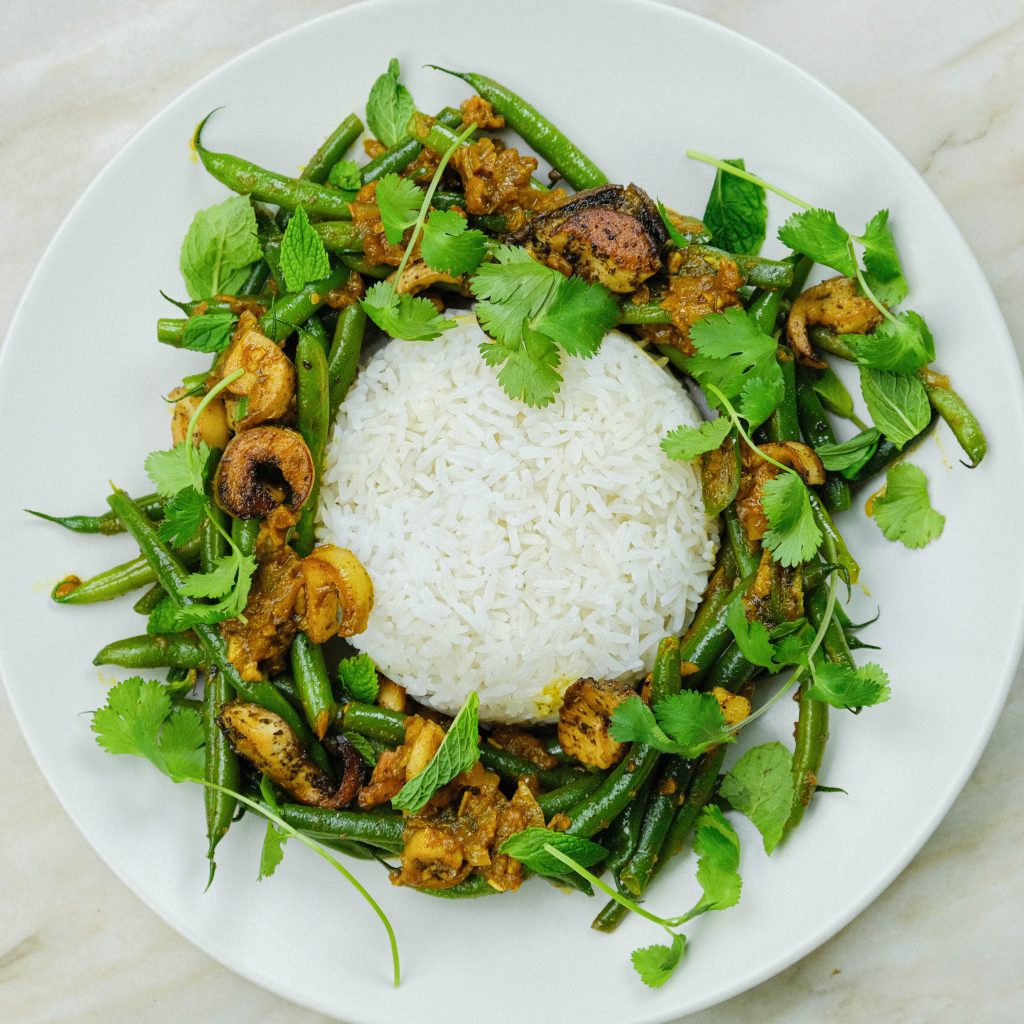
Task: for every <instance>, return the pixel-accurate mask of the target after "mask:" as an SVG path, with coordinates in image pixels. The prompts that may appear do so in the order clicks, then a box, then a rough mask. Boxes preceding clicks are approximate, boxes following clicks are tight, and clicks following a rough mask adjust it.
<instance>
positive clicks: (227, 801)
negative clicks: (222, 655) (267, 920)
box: [202, 672, 242, 887]
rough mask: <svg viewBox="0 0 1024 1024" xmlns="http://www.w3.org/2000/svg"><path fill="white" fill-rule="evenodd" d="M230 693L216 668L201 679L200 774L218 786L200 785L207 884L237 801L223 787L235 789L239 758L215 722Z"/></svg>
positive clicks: (239, 780) (230, 695)
mask: <svg viewBox="0 0 1024 1024" xmlns="http://www.w3.org/2000/svg"><path fill="white" fill-rule="evenodd" d="M231 697H232V693H231V686H230V685H229V684H228V682H227V681H226V680H225V679H224V677H223V676H222V675H221V673H220V672H211V673H210V674H209V675H208V676H207V677H206V678H205V679H204V680H203V710H202V719H203V737H204V739H205V744H204V748H203V753H204V757H205V768H204V777H205V779H206V781H207V782H212V783H213V784H214V786H217V787H218V788H217V789H212V788H210V787H209V786H204V787H203V802H204V805H205V809H206V838H207V839H208V841H209V847H208V849H207V851H206V857H207V859H208V860H209V862H210V877H209V880H208V881H207V887H209V884H210V882H212V881H213V872H214V870H215V869H216V864H215V863H214V860H213V854H214V850H216V848H217V844H218V843H219V842H220V841H221V840H222V839H223V838H224V836H225V835H226V834H227V831H228V829H229V828H230V826H231V821H232V819H233V818H234V815H235V809H236V807H237V804H238V801H237V800H236V799H235V798H234V797H233V796H232V795H231V794H230V793H226V792H225V790H234V791H235V792H238V787H239V785H240V783H241V779H242V765H241V761H240V759H239V757H238V755H237V754H236V753H235V751H234V750H233V749H232V747H231V744H230V743H229V742H228V738H227V737H226V736H225V735H224V733H223V731H222V730H221V727H220V725H219V724H218V723H217V715H218V714H219V713H220V709H221V707H222V706H223V705H224V704H225V703H226V702H227V701H229V700H230V699H231Z"/></svg>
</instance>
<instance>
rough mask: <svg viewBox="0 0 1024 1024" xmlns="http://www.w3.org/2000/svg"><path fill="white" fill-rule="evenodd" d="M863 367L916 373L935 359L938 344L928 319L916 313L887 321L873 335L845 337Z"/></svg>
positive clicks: (843, 336) (910, 311)
mask: <svg viewBox="0 0 1024 1024" xmlns="http://www.w3.org/2000/svg"><path fill="white" fill-rule="evenodd" d="M841 338H842V340H843V341H845V342H846V344H847V345H849V347H850V348H852V349H853V354H854V356H856V359H857V363H858V364H859V365H860V366H870V367H873V368H874V369H876V370H891V371H893V372H895V373H912V372H913V371H914V370H916V369H918V368H919V367H922V366H927V365H928V363H930V362H931V361H932V360H933V359H934V358H935V342H934V341H933V340H932V333H931V331H930V330H928V325H927V324H926V323H925V322H924V319H923V318H922V317H921V316H920V315H919V314H917V313H915V312H914V311H913V310H907V311H906V312H904V313H900V315H899V318H898V319H897V320H895V321H892V320H883V321H882V322H881V323H880V324H879V325H878V327H876V328H875V330H874V331H872V333H871V334H843V335H841Z"/></svg>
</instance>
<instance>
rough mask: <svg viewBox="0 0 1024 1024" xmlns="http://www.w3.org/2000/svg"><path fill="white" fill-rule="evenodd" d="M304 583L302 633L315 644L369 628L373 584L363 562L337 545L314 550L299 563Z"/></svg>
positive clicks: (328, 545)
mask: <svg viewBox="0 0 1024 1024" xmlns="http://www.w3.org/2000/svg"><path fill="white" fill-rule="evenodd" d="M299 571H300V573H301V574H302V578H303V581H304V602H303V608H302V622H303V626H302V628H303V630H304V631H305V632H306V633H307V634H308V636H309V638H310V640H312V641H313V643H315V644H322V643H325V642H326V641H327V640H329V639H330V638H331V637H332V636H355V635H356V634H357V633H362V632H363V630H364V629H366V624H367V622H368V621H369V618H370V612H371V610H372V609H373V582H372V581H371V579H370V576H369V574H368V573H367V571H366V569H364V568H363V564H362V562H360V561H359V559H358V558H356V556H355V555H354V554H353V553H352V552H351V551H349V550H348V548H339V547H336V546H335V545H334V544H323V545H321V546H320V547H318V548H314V549H313V551H312V553H311V554H309V555H307V556H306V557H305V558H304V559H303V560H302V562H301V563H300V564H299Z"/></svg>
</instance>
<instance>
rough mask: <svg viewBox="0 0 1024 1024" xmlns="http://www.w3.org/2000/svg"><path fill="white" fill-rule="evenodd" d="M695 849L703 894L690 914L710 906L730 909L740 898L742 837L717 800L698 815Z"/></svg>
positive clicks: (699, 881)
mask: <svg viewBox="0 0 1024 1024" xmlns="http://www.w3.org/2000/svg"><path fill="white" fill-rule="evenodd" d="M693 849H694V851H695V852H696V854H697V856H698V858H699V859H698V861H697V882H698V884H699V885H700V887H701V888H702V889H703V890H704V898H703V899H702V900H701V901H700V903H699V904H698V905H697V907H696V908H695V909H694V910H693V911H691V912H690V914H689V915H687V916H693V917H696V916H697V914H702V913H705V912H706V911H709V910H727V909H728V908H729V907H734V906H736V904H737V903H739V901H740V890H741V889H742V887H743V880H742V879H741V878H740V875H739V870H738V869H739V866H740V840H739V836H737V835H736V830H735V829H734V828H733V827H732V825H730V824H729V822H728V821H726V819H725V815H724V814H723V813H722V811H721V809H720V808H718V807H716V806H715V805H714V804H710V805H708V806H707V807H705V808H704V809H703V810H702V811H701V813H700V817H699V818H698V819H697V830H696V835H695V837H694V840H693Z"/></svg>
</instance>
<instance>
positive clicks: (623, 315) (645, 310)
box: [619, 300, 672, 324]
mask: <svg viewBox="0 0 1024 1024" xmlns="http://www.w3.org/2000/svg"><path fill="white" fill-rule="evenodd" d="M619 323H620V324H670V323H672V314H671V313H669V311H668V310H667V309H665V308H663V307H662V305H661V302H660V301H659V300H654V301H651V302H623V303H622V304H621V305H620V306H619Z"/></svg>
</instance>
